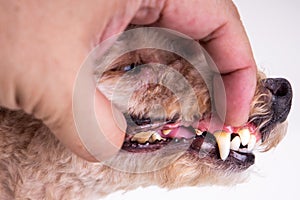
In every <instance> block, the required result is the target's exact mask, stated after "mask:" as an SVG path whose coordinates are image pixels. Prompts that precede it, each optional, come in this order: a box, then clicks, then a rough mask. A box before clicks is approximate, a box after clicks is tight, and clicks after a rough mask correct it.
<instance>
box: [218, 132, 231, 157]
mask: <svg viewBox="0 0 300 200" xmlns="http://www.w3.org/2000/svg"><path fill="white" fill-rule="evenodd" d="M230 135H231V134H230V133H227V132H225V131H216V132H214V136H215V137H216V141H217V143H218V147H219V151H220V157H221V159H222V160H226V159H227V157H228V155H229V153H230Z"/></svg>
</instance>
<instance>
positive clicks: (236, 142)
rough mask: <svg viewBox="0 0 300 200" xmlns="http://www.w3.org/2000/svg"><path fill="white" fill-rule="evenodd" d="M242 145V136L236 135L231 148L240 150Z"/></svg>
mask: <svg viewBox="0 0 300 200" xmlns="http://www.w3.org/2000/svg"><path fill="white" fill-rule="evenodd" d="M240 145H241V138H240V137H239V136H235V137H234V138H233V140H232V141H231V142H230V149H232V150H235V151H237V150H239V148H240Z"/></svg>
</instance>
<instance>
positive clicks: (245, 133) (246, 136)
mask: <svg viewBox="0 0 300 200" xmlns="http://www.w3.org/2000/svg"><path fill="white" fill-rule="evenodd" d="M238 134H239V136H240V138H241V142H242V145H243V146H246V145H247V144H248V142H249V140H250V131H249V129H247V128H242V129H240V130H238Z"/></svg>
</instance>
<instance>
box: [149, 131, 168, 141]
mask: <svg viewBox="0 0 300 200" xmlns="http://www.w3.org/2000/svg"><path fill="white" fill-rule="evenodd" d="M161 140H166V139H165V138H163V137H161V136H160V135H159V134H158V133H156V132H155V133H153V134H152V135H151V137H150V138H149V142H150V143H153V142H155V141H161Z"/></svg>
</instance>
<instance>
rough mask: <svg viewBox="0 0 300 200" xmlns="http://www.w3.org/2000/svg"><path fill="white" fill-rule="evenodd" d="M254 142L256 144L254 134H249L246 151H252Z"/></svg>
mask: <svg viewBox="0 0 300 200" xmlns="http://www.w3.org/2000/svg"><path fill="white" fill-rule="evenodd" d="M255 144H256V137H255V136H254V135H251V136H250V140H249V143H248V151H252V150H253V149H254V147H255Z"/></svg>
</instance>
